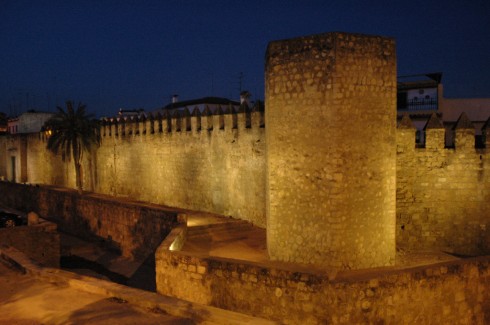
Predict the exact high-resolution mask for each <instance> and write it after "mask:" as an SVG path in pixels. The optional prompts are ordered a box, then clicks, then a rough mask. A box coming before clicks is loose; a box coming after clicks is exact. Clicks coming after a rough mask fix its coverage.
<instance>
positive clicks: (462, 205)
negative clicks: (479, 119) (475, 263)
mask: <svg viewBox="0 0 490 325" xmlns="http://www.w3.org/2000/svg"><path fill="white" fill-rule="evenodd" d="M489 121H490V119H489ZM489 126H490V123H488V122H487V124H486V125H485V126H484V128H483V129H482V134H483V135H484V138H485V146H486V147H485V148H475V136H474V135H475V129H474V127H473V125H472V124H471V122H470V121H469V120H468V118H467V117H466V115H465V114H462V115H461V117H460V118H459V120H458V122H457V124H456V126H455V129H454V130H453V132H454V134H453V136H454V138H455V142H454V145H453V146H451V147H450V148H446V147H445V146H444V138H445V132H447V131H445V129H444V127H443V125H442V123H441V121H440V120H439V119H438V118H437V116H436V115H435V114H434V115H432V117H431V118H430V119H429V121H428V123H427V126H426V130H425V132H426V142H425V146H423V147H421V148H419V147H417V146H416V144H415V132H416V130H415V128H414V127H413V125H412V123H411V122H410V120H409V119H408V117H407V116H404V117H403V119H402V121H401V122H400V123H399V125H398V129H397V207H396V211H397V226H396V238H397V245H398V246H399V247H404V248H408V249H418V250H427V249H437V250H442V251H446V252H450V253H453V254H459V255H470V256H474V255H484V254H490V212H489V211H490V154H489V150H490V127H489Z"/></svg>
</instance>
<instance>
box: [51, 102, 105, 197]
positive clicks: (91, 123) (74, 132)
mask: <svg viewBox="0 0 490 325" xmlns="http://www.w3.org/2000/svg"><path fill="white" fill-rule="evenodd" d="M85 108H86V106H85V105H83V104H82V103H78V107H77V108H76V109H74V103H73V102H72V101H67V102H66V111H65V110H64V109H63V108H61V107H57V109H58V112H57V113H56V115H55V116H53V117H52V118H51V119H50V120H48V121H47V122H46V123H45V125H44V129H45V130H46V131H47V132H48V134H49V139H48V144H47V148H48V150H50V151H52V152H53V153H54V154H56V155H57V154H61V158H62V159H63V161H66V160H68V161H70V159H71V158H73V160H74V164H75V172H76V177H77V180H76V181H77V188H78V189H79V190H81V188H82V180H81V173H80V171H81V160H82V156H83V152H84V151H89V150H90V148H92V146H94V145H97V146H98V145H100V141H101V136H100V126H99V123H98V121H97V120H95V119H94V118H93V115H91V114H87V113H86V110H85Z"/></svg>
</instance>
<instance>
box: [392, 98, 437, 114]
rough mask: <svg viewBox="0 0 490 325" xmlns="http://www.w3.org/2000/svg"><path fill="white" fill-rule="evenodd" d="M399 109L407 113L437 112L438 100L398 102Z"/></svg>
mask: <svg viewBox="0 0 490 325" xmlns="http://www.w3.org/2000/svg"><path fill="white" fill-rule="evenodd" d="M397 109H398V110H399V111H400V110H406V111H428V110H437V99H433V98H431V99H417V100H414V99H412V100H408V101H406V102H404V103H400V102H398V104H397Z"/></svg>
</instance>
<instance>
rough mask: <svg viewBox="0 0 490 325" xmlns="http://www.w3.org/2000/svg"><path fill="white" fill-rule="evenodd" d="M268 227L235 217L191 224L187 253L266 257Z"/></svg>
mask: <svg viewBox="0 0 490 325" xmlns="http://www.w3.org/2000/svg"><path fill="white" fill-rule="evenodd" d="M265 240H266V237H265V229H263V228H259V227H256V226H254V225H253V224H251V223H249V222H247V221H243V220H235V219H226V221H223V222H219V223H212V224H206V225H200V226H193V227H188V231H187V239H186V242H185V244H184V247H183V248H182V251H184V252H192V253H196V254H200V255H208V256H216V257H225V258H233V259H252V260H264V259H266V258H267V253H266V241H265Z"/></svg>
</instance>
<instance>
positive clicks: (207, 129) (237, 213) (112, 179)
mask: <svg viewBox="0 0 490 325" xmlns="http://www.w3.org/2000/svg"><path fill="white" fill-rule="evenodd" d="M247 116H248V119H247ZM261 116H262V113H261V112H252V113H248V114H245V113H239V114H224V115H219V114H215V115H212V116H197V115H194V116H188V117H187V118H182V119H181V118H172V119H167V118H162V119H161V120H155V121H150V120H148V121H146V122H145V123H127V124H126V125H117V126H116V125H111V126H107V127H106V129H105V136H104V141H103V145H102V147H101V148H100V149H99V150H98V151H97V157H96V161H97V175H96V177H95V178H96V182H95V188H96V189H97V191H98V192H101V193H107V194H111V195H115V196H123V197H131V198H137V199H139V200H143V201H149V202H154V203H159V204H165V205H168V206H173V207H179V208H188V209H194V210H201V211H209V212H214V213H219V214H222V215H227V216H233V217H235V218H239V219H245V220H248V221H251V222H253V223H254V224H256V225H259V226H262V227H265V214H264V210H265V203H264V202H265V199H264V196H265V159H264V155H265V153H264V151H265V150H264V148H265V143H264V137H263V133H264V129H263V128H261V127H260V124H261ZM116 134H117V135H116Z"/></svg>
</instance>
